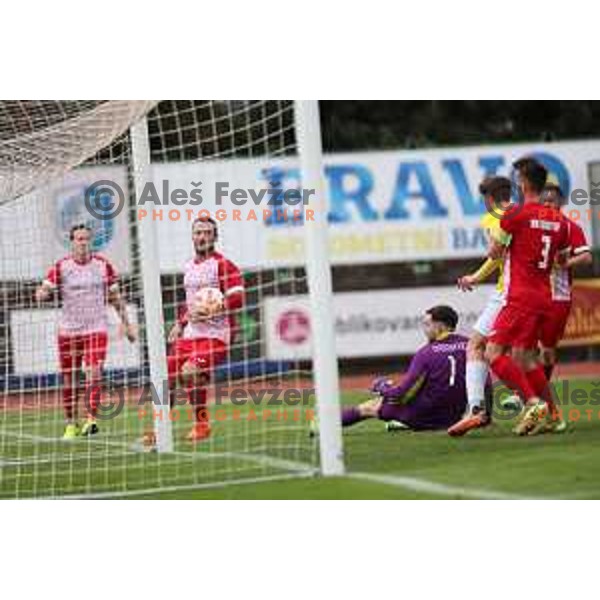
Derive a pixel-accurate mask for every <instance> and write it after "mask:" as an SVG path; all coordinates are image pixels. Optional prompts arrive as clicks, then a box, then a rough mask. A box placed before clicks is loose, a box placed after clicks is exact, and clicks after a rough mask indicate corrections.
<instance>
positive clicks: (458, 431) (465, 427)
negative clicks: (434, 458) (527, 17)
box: [448, 407, 491, 437]
mask: <svg viewBox="0 0 600 600" xmlns="http://www.w3.org/2000/svg"><path fill="white" fill-rule="evenodd" d="M490 422H491V419H490V416H489V415H488V414H487V413H486V412H485V410H483V408H478V407H473V409H472V410H470V411H469V412H468V413H467V414H466V415H465V416H464V417H463V418H462V419H461V420H460V421H458V422H456V423H454V425H452V427H449V428H448V435H450V436H452V437H460V436H463V435H465V433H469V431H471V430H472V429H480V428H481V427H487V426H488V425H489V424H490Z"/></svg>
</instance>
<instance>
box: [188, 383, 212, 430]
mask: <svg viewBox="0 0 600 600" xmlns="http://www.w3.org/2000/svg"><path fill="white" fill-rule="evenodd" d="M188 397H189V399H190V404H191V405H192V406H193V407H194V409H195V415H196V422H197V423H208V410H206V400H207V398H208V391H207V389H206V388H198V387H195V388H190V389H188Z"/></svg>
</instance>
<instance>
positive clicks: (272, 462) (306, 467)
mask: <svg viewBox="0 0 600 600" xmlns="http://www.w3.org/2000/svg"><path fill="white" fill-rule="evenodd" d="M2 436H5V437H12V438H17V439H26V440H30V441H34V442H36V441H37V442H51V443H55V444H56V445H57V447H58V446H59V445H64V447H66V446H67V445H69V444H76V445H77V446H75V447H81V446H80V445H79V442H82V441H83V443H84V444H90V445H91V444H95V445H96V444H97V445H100V446H109V447H114V448H119V449H122V450H127V451H129V450H130V449H131V445H132V444H131V443H129V442H117V441H111V440H109V439H107V438H101V437H100V438H93V437H88V438H86V439H85V440H72V441H65V440H62V439H61V438H55V437H44V436H39V435H33V434H29V433H24V432H12V431H6V430H3V431H0V438H2ZM128 453H129V452H128ZM121 456H123V454H116V455H115V457H116V458H117V457H118V458H120V457H121ZM169 456H184V457H185V458H188V459H189V458H192V459H201V460H210V459H215V458H235V459H238V460H245V461H249V462H252V463H255V464H259V465H263V466H267V467H272V468H275V469H281V470H283V471H294V472H295V473H298V474H306V475H313V474H314V473H315V471H316V467H315V466H314V465H310V464H309V463H303V462H298V461H292V460H287V459H282V458H274V457H271V456H264V455H260V454H258V455H257V454H252V453H245V452H212V451H211V452H206V453H204V452H181V451H173V452H169V453H168V454H167V455H165V458H167V457H169ZM161 489H162V488H155V491H156V490H161Z"/></svg>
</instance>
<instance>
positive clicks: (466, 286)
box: [457, 258, 501, 292]
mask: <svg viewBox="0 0 600 600" xmlns="http://www.w3.org/2000/svg"><path fill="white" fill-rule="evenodd" d="M500 264H501V261H500V260H494V259H492V258H488V259H486V260H485V262H483V263H482V264H481V266H480V267H479V269H477V271H475V272H474V273H469V274H468V275H463V276H462V277H459V279H458V281H457V285H458V287H459V289H460V290H462V291H463V292H470V291H472V290H473V289H474V288H475V286H477V285H479V284H480V283H483V282H484V281H487V279H489V277H490V276H491V275H492V274H493V273H495V272H496V271H497V270H498V269H499V268H500Z"/></svg>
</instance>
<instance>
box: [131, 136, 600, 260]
mask: <svg viewBox="0 0 600 600" xmlns="http://www.w3.org/2000/svg"><path fill="white" fill-rule="evenodd" d="M524 155H535V156H537V157H538V158H539V159H540V160H542V161H543V162H544V163H545V164H546V166H547V167H548V168H549V171H550V173H551V174H552V176H553V177H554V178H555V179H556V180H557V181H559V182H560V184H561V186H562V187H563V188H564V189H565V190H566V191H572V190H574V189H582V190H585V191H586V193H589V188H590V184H589V174H588V165H589V164H590V163H592V162H594V161H597V160H599V159H600V142H577V143H575V142H573V143H550V144H518V145H507V146H482V147H472V148H447V149H442V150H414V151H389V152H363V153H353V154H329V155H325V157H324V175H325V184H326V185H325V187H326V191H327V206H328V214H327V218H328V222H329V225H330V227H329V233H330V248H331V258H332V262H333V264H360V263H383V262H398V261H414V260H436V259H449V258H450V259H454V258H461V257H473V256H479V255H482V254H483V252H484V250H485V238H484V236H483V233H482V231H481V229H480V226H479V223H480V218H481V215H482V214H483V211H484V206H483V204H482V202H481V199H480V198H479V194H478V185H479V182H480V181H481V180H482V179H483V177H485V176H486V175H490V174H501V175H509V174H510V170H511V164H512V162H513V161H514V160H516V159H517V158H519V157H522V156H524ZM152 178H153V182H154V183H155V186H156V189H157V190H158V192H159V193H161V202H164V201H165V199H164V193H163V191H164V189H165V188H164V185H165V183H164V182H165V181H167V182H168V190H169V194H167V196H169V197H170V194H172V193H173V192H174V190H177V189H179V190H183V191H184V192H185V193H186V194H187V195H188V196H189V195H190V194H191V191H192V190H195V191H196V192H197V193H198V194H199V195H200V196H201V198H202V202H201V204H196V205H192V204H189V203H188V204H185V205H175V204H173V203H168V204H160V203H157V204H154V203H153V202H148V201H146V202H144V203H143V205H142V206H139V208H143V209H144V210H146V211H147V214H148V216H147V217H146V218H151V215H152V211H153V210H156V211H158V212H157V213H156V214H155V219H157V224H158V231H159V242H160V253H161V269H162V270H163V271H164V272H178V271H180V270H181V266H182V264H183V263H184V262H185V260H186V259H187V258H189V256H190V255H191V253H192V244H191V239H190V225H191V222H192V220H193V218H194V216H195V215H196V214H197V213H198V211H200V210H202V209H204V210H207V211H209V212H210V213H212V214H213V215H216V216H217V218H219V214H221V218H222V221H221V226H220V229H221V237H222V242H223V244H222V247H223V249H224V251H225V252H226V253H227V254H228V255H229V256H230V257H231V258H232V259H233V260H235V261H236V262H237V263H238V264H240V265H241V266H242V267H244V268H269V267H277V266H295V265H299V264H302V262H303V244H304V236H303V231H302V229H303V228H302V226H301V222H300V223H299V222H296V223H295V224H294V222H293V221H292V220H291V219H290V220H288V221H287V222H282V223H274V222H273V220H274V219H273V218H272V217H271V218H267V220H266V221H265V219H264V213H263V211H264V210H271V211H272V210H274V209H275V208H277V207H276V206H272V205H269V204H267V202H268V201H269V200H270V199H272V198H273V197H274V196H276V195H277V194H276V192H274V191H271V192H269V190H275V189H277V188H282V189H284V190H286V189H300V188H301V181H300V173H299V170H298V164H297V162H296V161H295V160H294V159H292V158H284V159H271V160H266V159H247V160H230V161H207V162H202V163H187V164H184V163H171V164H160V165H154V166H153V176H152ZM273 182H275V185H274V184H273ZM219 184H225V185H222V187H221V189H220V191H219V188H218V185H219ZM225 186H226V187H225ZM234 189H240V190H244V191H245V193H246V195H247V198H248V199H247V201H246V202H245V203H240V204H237V205H236V204H234V203H233V202H232V192H233V190H234ZM251 191H252V192H253V193H254V194H255V195H258V194H260V193H261V191H262V192H263V194H264V197H263V200H262V202H260V201H257V203H255V202H254V201H253V200H252V198H251V197H250V193H251ZM265 191H266V193H265ZM218 193H221V194H222V197H221V204H218V201H217V194H218ZM167 202H169V200H168V199H167ZM589 206H590V205H589V203H586V204H585V205H584V206H581V207H573V208H579V209H580V213H581V217H582V218H581V220H580V223H581V225H582V226H583V227H584V229H585V230H586V232H587V233H588V234H589V233H590V230H591V227H590V218H589V217H588V216H587V215H586V214H585V212H586V209H587V208H589ZM298 208H301V205H298V206H290V207H289V210H290V211H293V210H294V209H296V210H297V209H298ZM598 209H599V210H600V206H598ZM219 210H220V211H221V213H218V212H217V211H219ZM170 211H173V212H172V213H171V216H169V213H170ZM234 211H237V213H235V212H234ZM159 218H160V220H158V219H159ZM315 218H319V215H315ZM174 219H177V220H174Z"/></svg>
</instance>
